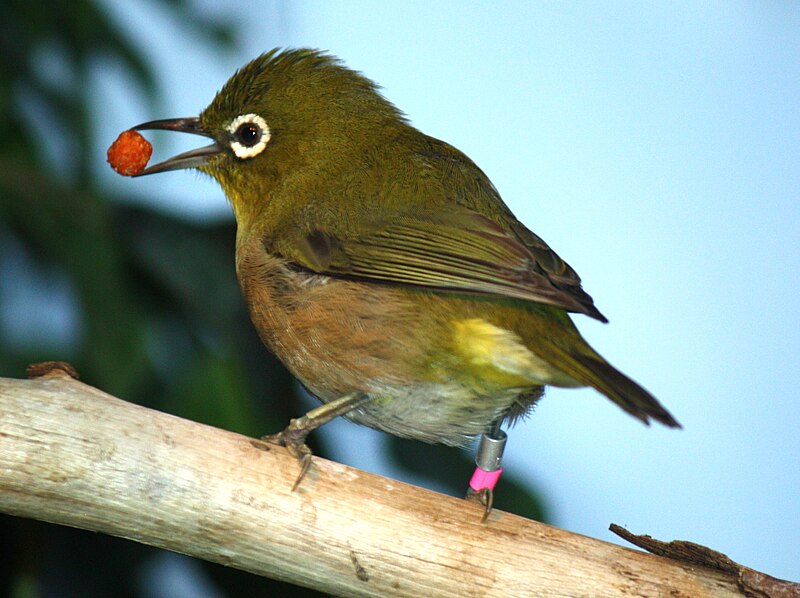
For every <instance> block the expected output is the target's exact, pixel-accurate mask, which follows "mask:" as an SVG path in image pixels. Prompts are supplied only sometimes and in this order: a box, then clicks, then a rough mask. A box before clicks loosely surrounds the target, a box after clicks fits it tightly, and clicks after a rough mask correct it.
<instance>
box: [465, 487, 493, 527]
mask: <svg viewBox="0 0 800 598" xmlns="http://www.w3.org/2000/svg"><path fill="white" fill-rule="evenodd" d="M464 500H468V501H469V502H474V503H476V504H479V505H482V506H483V516H482V517H481V523H486V520H487V519H488V518H489V515H491V513H492V505H493V504H494V490H492V489H491V488H482V489H480V490H473V489H472V488H469V489H468V490H467V493H466V495H465V496H464Z"/></svg>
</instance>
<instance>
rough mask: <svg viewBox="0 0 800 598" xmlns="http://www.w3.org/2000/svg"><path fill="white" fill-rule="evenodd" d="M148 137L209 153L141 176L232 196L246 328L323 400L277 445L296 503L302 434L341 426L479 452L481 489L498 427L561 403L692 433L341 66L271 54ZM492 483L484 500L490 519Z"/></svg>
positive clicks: (562, 285) (463, 161)
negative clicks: (290, 472)
mask: <svg viewBox="0 0 800 598" xmlns="http://www.w3.org/2000/svg"><path fill="white" fill-rule="evenodd" d="M134 129H135V130H136V131H141V130H169V131H177V132H184V133H190V134H194V135H199V136H204V137H207V138H209V139H211V144H210V145H207V146H204V147H200V148H197V149H194V150H190V151H188V152H184V153H182V154H179V155H177V156H174V157H172V158H170V159H168V160H165V161H163V162H160V163H158V164H155V165H152V166H149V167H147V168H145V169H143V170H142V171H141V172H140V173H138V174H137V175H136V176H149V175H153V174H156V173H160V172H166V171H172V170H179V169H196V170H199V171H201V172H203V173H206V174H208V175H210V176H211V177H213V178H214V179H216V181H217V182H218V183H219V184H220V186H221V187H222V189H223V191H224V193H225V195H226V196H227V199H228V200H229V202H230V205H231V207H232V210H233V213H234V216H235V219H236V223H237V233H236V274H237V277H238V280H239V284H240V287H241V291H242V295H243V297H244V301H245V302H246V304H247V307H248V310H249V314H250V318H251V320H252V323H253V325H254V326H255V328H256V330H257V331H258V333H259V336H260V337H261V339H262V340H263V342H264V344H265V345H266V346H267V347H268V348H269V349H270V350H271V351H272V352H273V353H274V354H275V355H276V356H277V357H278V358H279V359H280V360H281V361H282V362H283V363H284V364H285V366H286V367H287V368H288V369H289V370H290V371H291V373H292V374H293V375H294V376H295V377H296V378H297V380H298V381H299V382H300V383H301V384H302V386H303V387H304V388H305V389H307V390H308V392H309V393H310V394H311V395H312V396H314V397H316V399H318V400H319V401H320V402H321V405H320V406H319V407H316V408H314V409H312V410H311V411H309V412H308V413H307V414H305V415H303V416H301V417H298V418H295V419H292V420H291V422H290V423H289V425H288V426H287V427H286V429H285V430H283V431H282V432H279V433H277V434H273V435H271V436H266V437H265V440H268V441H270V442H274V443H278V444H281V445H284V446H286V447H287V448H288V449H289V452H290V453H291V454H293V455H294V456H295V457H296V458H297V459H298V460H299V461H300V474H299V476H298V478H297V480H296V481H295V483H294V486H293V487H294V488H296V487H297V485H298V484H299V483H300V481H301V480H302V478H303V476H304V474H305V473H306V471H307V469H308V467H309V464H310V462H311V451H310V450H309V448H308V446H307V445H306V444H305V441H306V438H307V436H308V434H309V433H310V432H311V431H313V430H315V429H316V428H318V427H319V426H321V425H323V424H324V423H326V422H328V421H330V420H332V419H334V418H336V417H339V416H344V417H345V418H347V419H349V420H351V421H353V422H356V423H358V424H363V425H366V426H369V427H371V428H374V429H377V430H382V431H384V432H387V433H389V434H393V435H396V436H400V437H404V438H411V439H416V440H420V441H424V442H428V443H441V444H445V445H450V446H460V447H465V446H469V445H470V444H471V443H473V442H474V441H475V439H476V438H480V439H481V444H480V447H479V449H478V456H477V458H476V460H477V462H478V465H479V467H478V470H476V474H477V473H478V471H479V470H480V471H483V473H488V474H491V473H492V472H494V471H501V470H502V468H500V467H499V462H500V459H501V456H502V447H503V446H504V443H505V438H506V433H505V432H504V431H503V430H502V427H506V428H507V427H508V426H510V425H511V424H513V423H515V422H516V421H518V420H519V419H520V418H522V417H523V416H524V415H526V414H527V413H529V412H530V411H531V410H532V408H533V407H534V405H535V404H536V403H537V402H538V401H539V400H540V399H541V397H542V395H543V393H544V389H545V387H547V386H555V387H565V388H577V387H592V388H594V389H596V390H597V391H599V393H601V394H602V395H605V396H606V397H608V398H609V399H610V400H611V401H612V402H613V403H614V404H616V405H617V406H618V407H620V408H621V409H622V410H624V411H625V412H627V413H629V414H630V415H632V416H633V417H635V418H637V419H639V420H641V421H642V422H644V423H645V424H649V423H650V421H651V420H654V421H657V422H659V423H661V424H663V425H665V426H667V427H672V428H679V427H680V424H679V423H678V421H677V420H676V419H675V418H674V417H673V416H672V415H671V414H670V413H669V411H667V410H666V409H665V408H664V407H663V406H662V405H661V404H660V403H659V402H658V400H657V399H656V398H655V397H653V395H651V394H650V393H649V392H648V391H646V390H645V389H644V388H642V387H641V386H640V385H639V384H637V383H636V382H634V381H633V380H631V379H630V378H629V377H627V376H626V375H625V374H623V373H622V372H620V371H619V370H618V369H616V368H615V367H614V366H612V365H611V364H609V363H608V362H607V361H606V360H605V359H604V358H603V357H602V356H601V355H600V354H599V353H597V352H596V351H595V350H594V349H593V348H592V347H591V346H590V345H589V344H588V343H587V342H586V340H584V338H583V337H582V336H581V334H580V332H579V331H578V329H577V328H576V326H575V324H574V323H573V321H572V319H571V316H570V314H580V315H585V316H588V317H590V318H593V319H595V320H598V321H600V322H607V319H606V318H605V316H603V314H602V313H601V312H600V311H599V310H598V309H597V307H595V305H594V301H593V299H592V297H591V296H590V295H589V294H588V293H587V292H586V291H584V290H583V288H582V286H581V279H580V277H579V276H578V274H577V273H576V271H575V270H574V269H573V268H572V267H570V266H569V265H568V264H567V263H566V262H565V261H564V260H563V259H562V258H561V257H559V256H558V254H556V252H555V251H554V250H553V249H551V248H550V247H549V246H548V245H547V243H545V241H544V240H542V239H541V238H540V237H539V236H537V235H536V234H535V233H533V232H532V231H531V230H529V229H528V228H527V227H526V226H525V225H524V224H522V223H521V222H520V221H519V220H518V219H517V218H516V216H515V215H514V214H513V213H512V211H511V210H510V209H509V208H508V206H507V205H506V204H505V203H504V201H503V200H502V198H501V197H500V195H499V193H498V191H497V189H496V188H495V186H494V185H493V184H492V182H491V181H490V180H489V178H488V177H487V176H486V174H484V172H483V171H482V170H481V169H480V168H479V167H478V166H477V165H476V164H475V163H474V162H473V161H472V160H470V158H468V157H467V156H466V155H465V154H464V153H462V152H461V151H459V150H458V149H456V148H455V147H453V146H451V145H449V144H448V143H446V142H444V141H441V140H439V139H436V138H433V137H430V136H428V135H426V134H424V133H422V132H421V131H419V130H417V129H416V128H415V127H414V126H413V125H412V124H411V123H410V122H409V120H408V118H407V117H406V116H405V115H404V114H403V113H402V112H400V110H398V109H397V108H396V107H395V106H394V105H393V104H392V103H391V102H390V101H389V100H387V99H386V98H385V97H384V96H383V95H382V93H381V92H380V89H379V87H378V86H377V85H376V84H375V83H374V82H373V81H371V80H370V79H368V78H367V77H365V76H364V75H362V74H361V73H359V72H357V71H355V70H352V69H350V68H348V67H347V66H346V65H345V64H344V63H343V62H342V61H341V60H339V59H338V58H336V57H334V56H332V55H331V54H329V53H326V52H323V51H319V50H315V49H306V48H300V49H280V48H276V49H273V50H271V51H268V52H266V53H264V54H262V55H260V56H258V57H257V58H255V59H254V60H252V61H250V62H249V63H247V64H246V65H244V66H243V67H242V68H240V69H239V70H238V71H237V72H236V73H235V74H234V75H233V76H232V77H231V78H230V79H229V80H228V81H227V82H226V83H225V84H224V85H223V87H222V88H221V89H220V91H219V92H218V93H217V94H216V96H215V97H214V99H213V100H212V102H211V103H210V104H209V105H208V107H207V108H205V109H204V110H203V111H202V112H201V113H200V114H199V116H196V117H188V118H173V119H161V120H155V121H149V122H146V123H142V124H140V125H138V126H136V127H134ZM548 209H553V208H552V207H550V208H548ZM484 441H486V442H484ZM493 447H494V448H493ZM489 462H490V463H489ZM481 463H484V464H483V465H481ZM486 463H489V464H488V465H487V464H486ZM498 475H499V474H498ZM490 477H491V476H490ZM494 483H495V480H490V481H480V480H479V481H478V482H477V485H474V484H471V486H472V490H471V492H472V494H475V493H479V494H481V496H482V500H483V501H484V502H485V500H486V496H485V493H486V492H487V491H488V492H489V493H490V494H491V491H492V489H493V487H494ZM489 498H491V497H489ZM488 508H490V507H489V506H487V509H488Z"/></svg>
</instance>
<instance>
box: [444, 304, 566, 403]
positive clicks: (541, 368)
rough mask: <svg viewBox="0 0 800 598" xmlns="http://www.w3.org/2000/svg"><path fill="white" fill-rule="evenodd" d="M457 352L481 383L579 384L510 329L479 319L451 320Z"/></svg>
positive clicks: (516, 384) (515, 384) (521, 385)
mask: <svg viewBox="0 0 800 598" xmlns="http://www.w3.org/2000/svg"><path fill="white" fill-rule="evenodd" d="M453 343H454V346H455V350H456V353H457V354H458V355H460V357H461V359H462V360H463V363H464V364H465V365H466V366H467V367H468V369H470V370H471V371H472V372H473V374H474V375H475V376H476V377H477V378H480V379H482V380H483V382H484V383H488V384H496V385H502V386H505V387H506V388H511V387H524V386H531V385H542V384H553V385H556V386H567V387H569V386H581V384H580V383H579V382H576V381H575V380H573V379H572V378H570V377H569V376H567V375H566V374H564V373H563V372H562V371H560V370H559V369H558V368H556V367H554V366H553V365H551V364H550V363H549V362H547V361H545V360H544V359H542V358H540V357H539V356H537V355H536V354H535V353H533V352H532V351H530V350H529V349H528V348H527V347H526V346H525V344H524V343H523V342H522V339H521V338H520V337H519V336H518V335H517V334H516V333H515V332H513V331H511V330H506V329H505V328H500V327H499V326H495V325H494V324H491V323H489V322H487V321H486V320H482V319H480V318H469V319H466V320H456V321H454V322H453Z"/></svg>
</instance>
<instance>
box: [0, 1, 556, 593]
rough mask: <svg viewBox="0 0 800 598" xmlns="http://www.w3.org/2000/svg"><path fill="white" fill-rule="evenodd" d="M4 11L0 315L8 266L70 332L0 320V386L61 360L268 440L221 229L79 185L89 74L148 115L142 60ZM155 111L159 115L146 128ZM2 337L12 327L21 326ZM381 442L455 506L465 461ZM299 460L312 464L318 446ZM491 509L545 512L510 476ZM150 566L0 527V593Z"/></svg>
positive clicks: (34, 6)
mask: <svg viewBox="0 0 800 598" xmlns="http://www.w3.org/2000/svg"><path fill="white" fill-rule="evenodd" d="M160 2H161V3H162V4H164V5H165V6H167V7H169V8H170V9H171V10H173V11H174V12H175V13H176V14H177V15H178V16H179V17H180V19H181V22H182V23H184V24H185V26H186V27H188V28H192V29H193V30H195V31H197V32H199V33H201V34H202V35H203V36H204V37H205V39H206V40H207V41H208V43H209V44H211V45H215V46H217V47H218V48H219V51H225V50H226V49H231V48H232V46H233V36H232V32H231V27H229V26H226V25H225V24H219V23H215V22H210V21H208V20H207V19H205V18H204V17H202V16H200V15H198V14H197V13H196V11H195V10H193V8H192V7H191V5H190V4H188V3H186V2H182V1H180V0H160ZM3 8H4V10H3V19H2V20H0V272H2V274H3V279H2V280H0V309H5V308H6V303H5V301H6V300H7V299H8V297H9V292H10V290H11V289H12V287H14V286H15V285H23V286H24V283H21V282H20V281H24V280H26V279H27V278H26V275H25V274H26V273H23V272H20V271H18V270H15V268H17V269H18V268H20V267H29V268H32V269H34V270H35V271H36V272H38V273H39V274H40V275H41V276H44V277H45V278H46V279H48V278H52V279H55V280H61V281H66V282H65V284H66V287H67V289H68V291H69V292H68V295H69V297H73V298H74V305H71V304H69V302H68V301H67V302H63V301H62V303H65V304H64V305H58V304H53V305H48V304H45V305H48V307H50V308H52V309H53V310H61V311H64V312H65V313H67V314H68V317H69V318H70V319H72V320H74V323H75V326H76V329H77V330H76V333H75V334H74V335H71V336H69V335H68V336H69V338H68V339H67V341H68V342H66V345H64V344H58V343H53V342H52V341H51V340H50V339H48V337H47V336H46V335H45V336H43V337H38V336H35V335H31V337H30V338H25V339H24V341H23V342H20V340H19V339H18V338H12V337H13V335H12V334H10V332H9V330H7V327H4V326H2V325H0V375H2V376H9V377H19V376H21V375H23V373H24V371H25V366H26V365H27V364H28V363H33V362H37V361H44V360H49V359H60V360H66V361H69V362H71V363H73V364H74V365H75V367H76V368H77V370H78V372H79V373H80V375H81V378H82V379H83V380H84V381H86V382H87V383H89V384H92V385H94V386H97V387H99V388H102V389H103V390H105V391H107V392H109V393H111V394H114V395H116V396H119V397H122V398H124V399H126V400H130V401H134V402H137V403H140V404H143V405H148V406H151V407H156V408H158V409H161V410H164V411H168V412H171V413H174V414H176V415H180V416H183V417H187V418H190V419H193V420H196V421H202V422H205V423H209V424H212V425H215V426H219V427H223V428H226V429H229V430H233V431H237V432H241V433H243V434H248V435H251V436H258V435H261V434H264V433H268V432H274V431H277V430H279V429H281V428H282V427H283V426H284V425H285V424H286V423H287V422H288V420H289V418H290V417H292V416H297V415H298V414H300V413H301V411H302V407H301V406H300V405H299V404H298V400H297V393H296V392H295V386H294V384H293V382H292V380H291V377H290V376H289V375H288V373H287V372H286V371H285V370H284V368H283V367H282V366H281V365H280V364H279V363H278V362H277V361H276V360H275V359H274V358H273V357H272V356H271V355H270V354H269V353H268V352H267V351H266V349H265V348H264V347H263V346H262V344H261V342H260V340H259V339H258V337H257V336H256V334H255V332H254V330H253V328H252V326H251V325H250V323H249V320H248V318H247V314H246V310H245V308H244V304H243V302H242V301H241V299H240V297H239V289H238V285H237V283H236V280H235V274H234V268H233V263H234V259H233V251H234V237H235V230H234V225H233V222H232V220H231V221H229V222H224V223H218V224H196V223H192V222H189V221H186V220H181V219H178V218H174V217H169V216H165V215H164V214H162V213H159V212H155V211H152V210H148V209H144V208H132V207H130V205H129V204H126V203H125V202H121V201H118V200H119V198H115V197H113V196H112V195H111V194H110V192H109V191H108V190H107V189H102V188H98V187H97V185H96V184H95V182H94V181H93V180H92V177H91V176H90V171H91V164H90V163H89V160H90V159H91V156H92V155H96V154H97V152H96V151H92V150H94V149H95V148H93V147H92V146H93V144H95V143H96V140H95V135H94V131H93V115H92V112H91V104H90V101H89V97H88V93H89V86H88V85H87V82H88V78H89V74H90V72H91V69H92V68H93V67H94V66H95V65H96V61H97V60H98V59H99V58H100V57H102V58H103V59H105V60H107V61H108V60H112V61H116V62H117V63H119V64H120V65H121V66H122V67H124V69H125V70H126V72H127V73H128V75H129V76H130V77H131V78H132V79H133V80H134V81H135V82H136V83H137V84H138V86H139V87H140V88H141V89H142V91H143V92H144V93H145V94H146V96H147V97H148V98H149V99H150V101H151V103H152V105H153V106H155V105H156V104H157V97H158V91H159V90H157V88H156V83H155V76H154V73H153V69H152V65H150V64H148V63H147V62H146V60H145V59H144V58H143V55H142V53H141V52H140V50H139V49H138V48H137V47H135V46H134V45H133V44H132V43H131V42H130V41H129V40H128V38H127V37H126V35H125V32H124V30H123V28H122V27H120V26H119V24H117V23H115V22H114V21H113V20H112V19H111V18H110V17H109V16H108V15H107V14H106V13H105V12H104V10H103V9H102V6H101V5H100V4H98V3H96V2H93V1H92V0H73V1H70V0H46V1H42V2H38V3H36V2H34V3H31V2H27V1H23V0H6V2H4V6H3ZM265 43H267V44H268V41H265ZM42 52H48V53H51V54H57V55H58V56H59V58H60V60H61V61H62V62H63V64H64V65H65V66H66V67H67V69H68V75H69V76H68V77H66V78H64V79H63V80H59V82H57V83H56V82H53V81H50V80H49V79H48V78H47V76H46V74H45V73H43V72H42V70H41V69H39V68H38V66H37V60H36V57H37V56H39V55H41V53H42ZM220 83H221V82H220ZM34 114H35V115H36V116H37V117H38V118H39V119H44V120H46V122H47V123H48V126H47V127H46V128H45V130H46V131H47V132H48V136H49V135H58V136H59V143H60V144H61V145H63V147H64V148H65V150H64V151H63V152H61V154H59V158H58V159H59V160H61V162H59V163H57V164H56V163H54V159H53V153H52V152H47V151H45V150H46V149H47V148H45V147H43V144H46V143H49V142H51V141H53V139H52V138H50V137H48V138H46V139H42V138H41V136H39V135H38V132H40V131H41V130H42V129H41V128H37V127H32V126H30V122H29V120H30V119H31V118H32V116H33V115H34ZM164 116H170V115H156V114H154V115H153V117H154V118H156V117H164ZM120 124H121V127H120V128H124V126H127V125H129V124H132V123H120ZM15 255H16V256H19V255H22V256H24V259H22V260H20V259H15V258H14V256H15ZM20 264H22V266H20ZM30 292H35V290H33V289H31V290H30ZM0 322H2V320H0ZM16 326H17V329H19V327H23V330H24V326H25V322H22V323H17V324H16ZM390 447H391V449H390V450H391V451H392V455H393V457H394V460H395V462H396V463H397V465H398V467H399V468H401V469H404V470H407V471H408V472H409V473H413V474H414V475H416V476H417V477H422V478H429V479H431V480H435V481H436V483H437V485H438V487H440V488H441V487H442V486H445V487H447V488H449V489H450V491H451V492H452V493H453V494H456V495H458V494H461V493H462V491H463V488H464V485H465V482H466V480H467V478H468V476H469V475H470V473H471V470H472V466H471V464H470V462H469V456H468V455H466V454H464V453H462V452H459V451H456V450H453V449H447V448H443V447H431V446H426V445H423V444H421V443H416V442H408V441H401V440H398V439H393V441H392V443H391V444H390ZM313 448H314V449H315V451H316V452H318V453H321V454H324V447H319V446H314V447H313ZM287 483H289V482H287ZM496 505H497V507H498V508H503V509H507V510H511V511H514V512H517V513H520V514H524V515H527V516H530V517H535V518H539V519H541V518H542V517H543V511H542V505H541V503H540V501H539V500H538V499H537V498H536V497H535V496H534V495H533V494H532V493H531V492H530V491H529V490H527V489H526V488H525V487H524V486H523V485H522V484H520V483H519V482H516V481H514V480H513V479H510V478H509V477H508V476H507V477H506V479H504V481H503V482H502V483H501V486H500V488H499V493H498V497H497V500H496ZM3 552H7V554H3ZM156 553H157V551H156V550H155V549H150V548H147V547H144V546H140V545H137V544H135V543H132V542H127V541H123V540H118V539H115V538H108V537H104V536H100V535H97V534H89V533H86V532H82V531H79V530H72V529H67V528H60V527H57V526H51V525H46V524H41V523H38V522H33V521H25V520H20V519H16V518H12V517H5V516H0V595H2V596H13V597H15V598H23V597H25V598H27V597H28V596H31V597H33V596H47V597H49V596H53V597H62V596H76V597H77V596H80V597H81V598H93V597H105V596H112V595H113V596H142V595H144V594H143V592H142V590H141V587H140V583H141V570H142V567H143V565H144V564H145V563H146V562H148V561H152V558H153V555H154V554H156ZM202 567H203V570H204V571H205V574H206V575H207V576H208V577H209V578H210V579H211V580H212V581H213V583H214V585H215V586H216V587H217V588H218V590H219V592H220V593H221V594H222V595H226V596H240V595H250V596H261V595H270V596H277V595H282V593H284V592H285V593H287V594H289V595H292V596H303V595H309V596H311V595H317V594H316V593H314V592H311V591H307V590H301V589H299V588H295V587H287V586H284V585H283V584H278V583H277V582H272V581H270V580H265V579H262V578H258V577H255V576H252V575H248V574H245V573H241V572H238V571H234V570H231V569H226V568H224V567H219V566H216V565H211V564H209V563H202Z"/></svg>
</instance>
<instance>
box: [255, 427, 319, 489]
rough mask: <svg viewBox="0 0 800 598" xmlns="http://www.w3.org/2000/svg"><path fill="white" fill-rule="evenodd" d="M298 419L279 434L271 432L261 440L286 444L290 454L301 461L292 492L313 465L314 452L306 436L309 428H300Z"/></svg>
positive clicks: (279, 444)
mask: <svg viewBox="0 0 800 598" xmlns="http://www.w3.org/2000/svg"><path fill="white" fill-rule="evenodd" d="M295 422H296V420H291V421H290V422H289V425H288V426H287V428H286V429H285V430H283V431H281V432H278V433H277V434H269V435H267V436H262V437H261V439H260V440H261V441H263V442H268V443H269V444H276V445H278V446H285V447H286V450H287V451H289V454H290V455H292V456H293V457H294V458H295V459H297V461H298V462H299V463H300V473H299V474H298V476H297V479H296V480H295V481H294V484H292V492H294V491H295V490H297V487H298V486H299V485H300V482H302V481H303V478H304V477H306V474H307V473H308V470H309V468H310V467H311V457H312V455H313V453H312V452H311V449H310V448H308V445H307V444H306V442H305V441H306V437H307V436H308V430H304V429H298V426H297V424H296V423H295Z"/></svg>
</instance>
